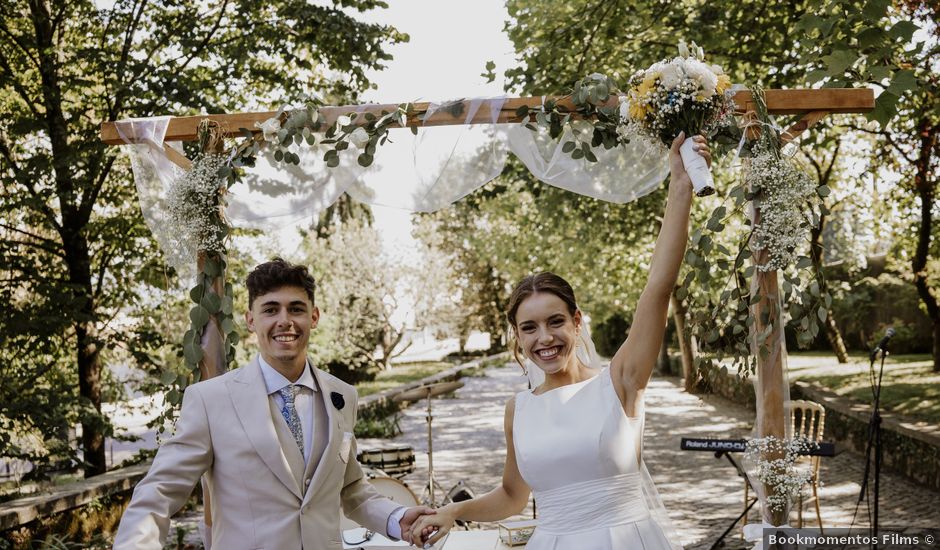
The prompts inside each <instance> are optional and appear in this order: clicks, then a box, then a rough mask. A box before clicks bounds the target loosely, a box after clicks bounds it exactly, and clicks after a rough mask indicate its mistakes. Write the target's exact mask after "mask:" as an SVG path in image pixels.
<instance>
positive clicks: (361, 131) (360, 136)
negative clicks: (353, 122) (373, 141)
mask: <svg viewBox="0 0 940 550" xmlns="http://www.w3.org/2000/svg"><path fill="white" fill-rule="evenodd" d="M349 142H350V143H352V144H353V145H355V146H356V147H359V148H360V149H361V148H363V147H365V145H366V144H367V143H369V132H366V129H365V128H363V127H361V126H360V127H359V128H356V129H355V130H353V131H352V133H351V134H349Z"/></svg>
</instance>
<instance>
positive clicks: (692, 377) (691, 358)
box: [671, 290, 698, 393]
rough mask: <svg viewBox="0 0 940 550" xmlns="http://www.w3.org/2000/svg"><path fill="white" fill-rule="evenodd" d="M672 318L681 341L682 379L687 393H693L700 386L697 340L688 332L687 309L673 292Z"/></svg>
mask: <svg viewBox="0 0 940 550" xmlns="http://www.w3.org/2000/svg"><path fill="white" fill-rule="evenodd" d="M671 300H672V318H673V321H674V322H675V323H676V336H678V339H679V352H680V353H681V354H682V379H683V385H684V387H685V391H687V392H689V393H691V392H693V391H695V389H696V386H698V372H697V371H696V370H695V355H696V354H697V353H698V350H697V349H696V345H695V338H693V337H692V335H691V334H689V332H688V331H687V330H686V324H685V316H686V313H687V312H686V307H685V304H683V303H682V300H679V299H678V298H676V292H675V290H673V292H672V297H671Z"/></svg>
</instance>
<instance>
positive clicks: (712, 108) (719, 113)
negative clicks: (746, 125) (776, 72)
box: [620, 42, 734, 146]
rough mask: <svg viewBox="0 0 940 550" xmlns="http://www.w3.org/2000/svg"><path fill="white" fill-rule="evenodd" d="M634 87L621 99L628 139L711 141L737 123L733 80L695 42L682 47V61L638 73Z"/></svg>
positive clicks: (676, 59) (665, 142)
mask: <svg viewBox="0 0 940 550" xmlns="http://www.w3.org/2000/svg"><path fill="white" fill-rule="evenodd" d="M629 86H630V88H629V90H628V92H627V94H626V95H625V96H623V97H621V100H620V101H621V117H622V118H623V119H624V122H625V124H624V125H623V126H622V127H621V132H622V133H623V134H624V135H628V136H630V135H637V136H641V137H645V138H647V139H649V140H650V141H652V142H654V143H662V144H663V145H666V146H669V145H671V144H672V140H673V139H675V137H676V136H677V135H679V132H685V135H687V136H691V135H696V134H704V135H705V136H712V135H714V134H715V133H717V132H718V130H719V129H721V128H722V127H724V126H728V125H733V124H734V118H733V117H734V101H733V99H732V98H733V96H732V92H731V79H730V78H729V77H728V75H726V74H725V73H724V71H723V70H722V68H721V67H719V66H718V65H709V64H707V63H705V55H704V52H703V51H702V48H700V47H698V46H696V45H695V43H694V42H693V43H692V44H691V46H690V47H689V46H686V44H685V42H679V56H677V57H674V58H673V59H671V60H663V61H659V62H657V63H654V64H653V65H652V66H650V67H649V68H648V69H645V70H642V71H637V72H636V73H634V74H633V76H631V77H630V81H629Z"/></svg>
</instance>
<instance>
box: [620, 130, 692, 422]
mask: <svg viewBox="0 0 940 550" xmlns="http://www.w3.org/2000/svg"><path fill="white" fill-rule="evenodd" d="M683 137H684V136H683V135H682V134H680V135H679V137H677V138H676V139H675V141H673V143H672V149H671V150H670V152H669V167H670V174H671V175H670V182H669V196H668V198H667V199H666V212H665V214H664V215H663V225H662V227H661V228H660V230H659V237H658V238H657V239H656V246H655V248H654V249H653V259H652V261H651V262H650V271H649V278H648V279H647V280H646V286H645V287H644V289H643V293H642V294H640V300H639V301H638V302H637V306H636V311H635V313H634V316H633V325H632V326H631V327H630V335H629V337H627V340H626V341H625V342H624V343H623V345H621V346H620V349H619V350H617V353H616V354H615V355H614V357H613V359H612V360H611V362H610V368H611V377H612V378H613V380H614V383H615V386H619V387H617V390H618V393H620V394H621V395H620V398H621V400H622V401H623V405H624V408H625V410H626V411H627V414H628V415H630V416H635V414H636V399H637V396H638V394H639V393H638V392H641V391H643V390H644V389H645V388H646V384H647V383H648V382H649V379H650V376H651V375H652V373H653V366H654V365H655V363H656V357H657V356H658V355H659V351H660V349H661V346H662V342H663V335H664V333H665V331H666V315H667V313H668V310H669V298H670V295H671V294H672V290H673V288H674V287H675V285H676V279H677V278H678V277H679V267H680V266H681V264H682V257H683V256H684V255H685V246H686V241H687V240H688V237H689V212H690V210H691V208H692V182H691V181H690V180H689V175H688V174H687V173H686V171H685V168H684V167H683V164H682V157H681V156H680V155H679V146H680V145H682V142H683V141H684V139H683ZM691 139H694V140H695V144H696V147H695V148H696V150H697V151H699V153H700V154H701V155H702V156H703V157H705V160H707V161H708V163H709V165H710V164H711V151H710V150H709V148H708V145H707V144H706V143H705V138H704V137H702V136H694V137H692V138H691Z"/></svg>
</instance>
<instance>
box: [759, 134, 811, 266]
mask: <svg viewBox="0 0 940 550" xmlns="http://www.w3.org/2000/svg"><path fill="white" fill-rule="evenodd" d="M767 131H770V130H767ZM751 154H752V157H751V158H750V159H748V166H747V170H746V172H745V183H746V184H747V186H748V187H749V189H750V190H751V191H752V192H754V193H756V205H757V206H758V207H759V208H760V218H761V219H760V223H759V224H757V226H756V227H755V229H754V237H755V239H756V241H757V245H758V247H759V248H765V249H767V251H768V256H769V257H768V260H767V262H765V263H764V264H761V265H759V266H758V269H760V270H761V271H765V272H766V271H773V270H777V269H786V268H788V267H789V266H790V265H792V264H793V262H795V261H796V259H797V256H798V255H799V254H798V252H799V248H800V245H801V244H802V243H804V242H806V241H807V240H808V237H809V232H810V230H811V229H812V228H813V227H815V226H816V225H818V223H819V213H818V212H819V210H820V208H821V206H822V201H821V199H820V197H819V194H818V191H817V189H816V184H815V182H813V180H812V178H810V176H809V175H808V174H807V173H806V172H805V171H804V170H802V169H801V168H800V166H799V165H798V164H796V162H795V161H794V160H793V159H791V158H789V157H787V156H785V155H782V154H781V153H780V152H779V151H776V150H775V149H774V148H773V147H772V146H767V145H761V146H757V147H755V148H753V149H752V151H751Z"/></svg>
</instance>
